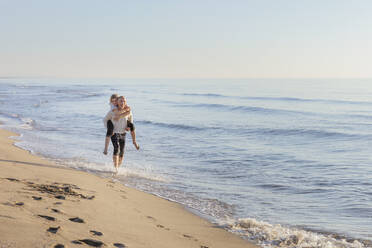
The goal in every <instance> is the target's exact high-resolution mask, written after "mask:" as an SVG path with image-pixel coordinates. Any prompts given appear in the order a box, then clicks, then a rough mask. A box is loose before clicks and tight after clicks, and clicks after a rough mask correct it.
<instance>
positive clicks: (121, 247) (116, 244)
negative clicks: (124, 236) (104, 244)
mask: <svg viewBox="0 0 372 248" xmlns="http://www.w3.org/2000/svg"><path fill="white" fill-rule="evenodd" d="M114 246H115V247H118V248H126V246H125V245H124V244H122V243H114Z"/></svg>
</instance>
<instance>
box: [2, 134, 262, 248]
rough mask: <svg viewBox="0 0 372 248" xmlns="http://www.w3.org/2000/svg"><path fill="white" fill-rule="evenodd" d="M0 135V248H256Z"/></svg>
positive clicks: (169, 204) (149, 197)
mask: <svg viewBox="0 0 372 248" xmlns="http://www.w3.org/2000/svg"><path fill="white" fill-rule="evenodd" d="M14 135H16V134H14V133H11V132H9V131H5V130H0V247H1V248H2V247H145V248H150V247H157V248H159V247H160V248H167V247H172V248H174V247H177V248H183V247H185V248H186V247H187V248H189V247H195V248H217V247H221V248H222V247H223V248H227V247H229V248H235V247H236V248H240V247H257V246H255V245H253V244H251V243H249V242H247V241H245V240H243V239H241V238H239V237H238V236H236V235H234V234H231V233H229V232H227V231H225V230H223V229H222V228H219V227H216V226H214V225H213V224H211V223H209V222H208V221H206V220H204V219H202V218H200V217H198V216H196V215H194V214H193V213H191V212H189V211H186V210H185V209H184V208H183V207H182V205H180V204H177V203H174V202H170V201H167V200H164V199H161V198H159V197H156V196H153V195H151V194H147V193H143V192H140V191H138V190H135V189H132V188H128V187H125V186H123V185H121V184H119V183H116V182H114V181H112V180H111V179H107V178H100V177H98V176H96V175H92V174H89V173H86V172H81V171H76V170H72V169H65V168H59V167H57V166H54V165H53V164H52V163H51V162H50V161H47V160H45V159H43V158H40V157H37V156H34V155H32V154H30V153H29V152H27V151H25V150H22V149H20V148H17V147H15V146H14V145H13V143H14V141H12V140H11V139H9V138H8V137H9V136H14Z"/></svg>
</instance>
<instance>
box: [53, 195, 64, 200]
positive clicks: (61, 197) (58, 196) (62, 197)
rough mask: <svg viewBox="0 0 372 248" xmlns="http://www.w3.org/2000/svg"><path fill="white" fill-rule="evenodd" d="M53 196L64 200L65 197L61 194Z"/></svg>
mask: <svg viewBox="0 0 372 248" xmlns="http://www.w3.org/2000/svg"><path fill="white" fill-rule="evenodd" d="M55 198H57V199H60V200H66V197H65V196H63V195H56V196H55Z"/></svg>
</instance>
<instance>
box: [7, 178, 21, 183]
mask: <svg viewBox="0 0 372 248" xmlns="http://www.w3.org/2000/svg"><path fill="white" fill-rule="evenodd" d="M5 179H7V180H9V181H11V182H19V180H18V179H16V178H10V177H7V178H5Z"/></svg>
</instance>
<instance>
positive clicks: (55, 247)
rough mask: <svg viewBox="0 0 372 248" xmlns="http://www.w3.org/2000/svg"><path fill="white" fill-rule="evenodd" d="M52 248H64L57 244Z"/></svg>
mask: <svg viewBox="0 0 372 248" xmlns="http://www.w3.org/2000/svg"><path fill="white" fill-rule="evenodd" d="M54 248H65V246H64V245H62V244H57V245H55V246H54Z"/></svg>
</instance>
